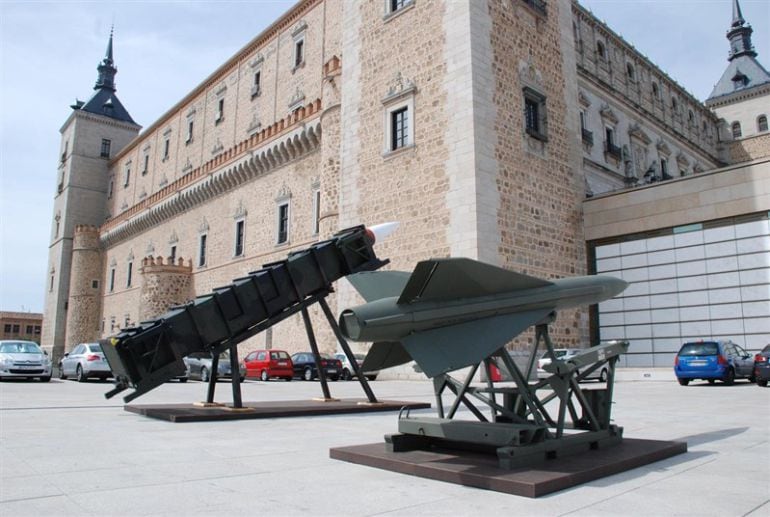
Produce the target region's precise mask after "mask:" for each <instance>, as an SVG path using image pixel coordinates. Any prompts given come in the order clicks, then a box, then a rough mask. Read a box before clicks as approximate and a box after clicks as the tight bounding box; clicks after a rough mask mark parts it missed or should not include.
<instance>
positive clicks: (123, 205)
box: [120, 200, 128, 210]
mask: <svg viewBox="0 0 770 517" xmlns="http://www.w3.org/2000/svg"><path fill="white" fill-rule="evenodd" d="M120 209H121V210H128V202H127V201H126V200H123V204H122V205H120Z"/></svg>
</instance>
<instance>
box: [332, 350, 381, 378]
mask: <svg viewBox="0 0 770 517" xmlns="http://www.w3.org/2000/svg"><path fill="white" fill-rule="evenodd" d="M334 357H335V358H337V359H339V361H340V363H341V364H342V373H341V374H340V378H341V379H342V380H343V381H349V380H350V379H352V378H353V377H355V374H354V373H353V372H355V370H353V367H352V366H350V363H349V362H348V356H346V355H345V354H334ZM353 357H354V358H355V360H356V365H361V364H363V362H364V359H365V358H366V356H365V355H364V354H353ZM377 373H378V372H364V377H366V380H367V381H373V380H375V379H376V378H377Z"/></svg>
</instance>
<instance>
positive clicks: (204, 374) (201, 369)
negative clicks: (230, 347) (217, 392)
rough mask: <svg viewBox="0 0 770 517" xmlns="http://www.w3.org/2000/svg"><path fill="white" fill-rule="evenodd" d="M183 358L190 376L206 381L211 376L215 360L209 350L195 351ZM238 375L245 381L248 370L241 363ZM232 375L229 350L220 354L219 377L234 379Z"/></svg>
mask: <svg viewBox="0 0 770 517" xmlns="http://www.w3.org/2000/svg"><path fill="white" fill-rule="evenodd" d="M183 360H184V364H185V366H187V376H188V378H190V379H200V380H202V381H204V382H206V381H208V380H209V379H210V378H211V373H212V372H211V370H212V367H211V366H212V363H213V360H212V357H211V354H210V353H209V352H194V353H192V354H190V355H188V356H187V357H185V358H184V359H183ZM237 375H238V376H239V378H240V381H241V382H243V380H244V379H245V377H246V370H245V368H244V367H243V365H240V368H239V372H238V374H237ZM232 377H233V375H232V369H231V368H230V354H229V353H228V352H222V353H221V354H220V356H219V364H218V367H217V379H223V378H228V379H232Z"/></svg>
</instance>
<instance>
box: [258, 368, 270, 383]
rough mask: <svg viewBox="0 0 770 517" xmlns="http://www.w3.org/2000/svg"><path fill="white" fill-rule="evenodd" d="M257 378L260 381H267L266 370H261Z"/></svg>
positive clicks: (268, 378)
mask: <svg viewBox="0 0 770 517" xmlns="http://www.w3.org/2000/svg"><path fill="white" fill-rule="evenodd" d="M259 380H261V381H262V382H267V381H269V380H270V376H269V375H268V374H267V370H262V373H260V374H259Z"/></svg>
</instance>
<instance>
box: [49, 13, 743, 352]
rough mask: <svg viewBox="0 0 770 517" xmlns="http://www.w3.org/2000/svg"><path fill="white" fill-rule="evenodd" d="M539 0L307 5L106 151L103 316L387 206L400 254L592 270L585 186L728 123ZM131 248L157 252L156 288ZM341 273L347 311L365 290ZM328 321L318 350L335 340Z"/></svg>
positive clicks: (257, 342) (382, 215)
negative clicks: (589, 138) (607, 141)
mask: <svg viewBox="0 0 770 517" xmlns="http://www.w3.org/2000/svg"><path fill="white" fill-rule="evenodd" d="M539 5H540V4H538V3H537V2H534V3H533V2H527V1H524V0H502V1H497V0H496V1H488V2H444V1H439V0H413V1H411V2H406V3H405V4H404V5H403V6H402V7H400V8H399V9H397V10H395V11H392V10H391V3H390V2H384V1H382V0H367V1H360V2H343V1H342V0H303V1H300V2H298V3H297V4H296V5H295V6H294V7H293V8H292V9H291V10H290V11H288V12H287V13H286V14H285V15H284V16H283V17H281V18H280V19H279V20H277V21H276V22H275V23H274V24H273V25H271V26H270V27H269V28H268V29H267V30H266V31H265V32H264V33H262V34H260V35H258V36H257V37H256V38H255V39H254V40H252V41H251V42H249V43H248V44H247V45H246V46H245V47H244V48H243V49H241V50H240V51H239V52H238V53H236V55H234V56H233V57H232V58H231V59H229V60H228V61H227V62H226V63H224V64H223V65H222V66H221V67H220V68H219V69H218V70H216V71H215V72H214V73H212V75H211V76H209V77H208V78H207V79H206V80H205V81H204V82H203V83H202V84H201V85H199V86H198V87H196V88H195V89H193V90H192V91H191V93H190V94H188V95H187V96H186V97H185V98H183V99H182V100H181V101H180V102H179V103H177V104H176V105H175V106H174V107H172V108H171V109H170V110H169V111H168V112H167V113H166V114H164V115H163V116H162V117H161V118H160V119H159V120H158V121H156V122H155V123H153V124H152V125H150V126H149V128H147V129H146V130H145V131H144V132H143V133H142V134H141V135H139V136H138V137H136V138H134V139H133V140H132V141H131V142H130V143H128V142H125V144H126V145H123V146H121V150H120V152H119V153H118V154H117V155H116V156H115V157H114V158H112V159H111V160H110V161H109V162H105V163H103V165H105V169H104V171H103V173H102V186H101V191H100V192H101V198H100V200H99V203H101V204H100V205H99V207H100V208H98V210H97V209H94V210H95V213H96V212H98V211H99V210H101V212H99V213H100V214H106V215H107V216H108V219H107V221H106V222H104V223H103V224H102V225H101V227H100V229H99V239H100V246H101V249H102V256H101V258H100V259H99V260H98V261H97V260H96V259H94V260H93V261H92V263H91V265H90V266H91V267H96V268H97V269H99V270H100V279H101V282H100V286H101V302H102V303H101V308H99V309H95V308H93V307H92V308H91V309H88V311H89V313H90V315H89V316H88V318H93V317H96V319H97V320H101V328H102V330H101V335H102V336H107V335H110V334H114V333H116V332H117V331H118V330H120V329H121V328H125V327H126V326H130V325H134V324H136V323H137V322H139V321H141V320H143V319H147V318H152V317H155V316H157V315H158V314H159V313H162V312H163V311H165V310H167V309H168V307H169V306H170V305H173V304H178V303H183V302H184V301H186V300H189V299H190V298H192V297H194V296H200V295H204V294H207V293H209V292H211V291H212V289H214V288H216V287H219V286H222V285H227V284H228V283H230V282H231V281H232V279H234V278H237V277H240V276H243V275H244V274H246V273H248V272H249V271H253V270H256V269H258V268H260V267H261V266H262V265H263V264H265V263H269V262H272V261H275V260H279V259H282V258H284V257H285V256H286V254H287V253H290V252H292V251H294V250H297V249H301V248H304V247H306V246H307V245H309V244H311V243H313V242H316V241H318V240H319V239H323V238H326V237H328V236H329V235H331V234H333V233H334V232H336V231H337V230H339V229H342V228H345V227H348V226H352V225H357V224H377V223H382V222H387V221H398V222H399V223H400V226H399V228H398V230H397V231H396V232H395V233H394V234H393V236H392V237H390V238H389V239H387V240H386V241H384V242H381V243H378V244H377V253H378V255H380V256H381V257H384V258H389V259H390V260H391V264H390V266H389V267H390V268H393V269H399V270H411V269H412V268H413V267H414V265H415V263H416V262H418V261H420V260H424V259H427V258H432V257H446V256H455V257H457V256H463V257H470V258H475V259H479V260H483V261H485V262H489V263H492V264H496V265H499V266H502V267H505V268H508V269H512V270H515V271H519V272H522V273H525V274H530V275H534V276H538V277H543V278H557V277H564V276H572V275H580V274H585V273H586V271H587V257H586V252H585V236H584V230H583V220H582V205H581V201H582V200H583V199H584V197H585V195H586V192H588V193H591V194H597V193H599V192H605V191H609V190H616V189H620V188H627V187H629V186H633V185H635V184H636V183H644V182H645V181H651V180H652V179H665V175H664V174H663V172H665V171H663V170H661V158H662V157H664V156H665V157H666V160H667V164H668V165H669V167H670V168H669V169H668V175H670V176H680V175H692V174H694V173H696V172H699V171H701V170H705V169H708V168H713V167H715V166H716V165H717V164H718V163H719V160H720V158H719V156H720V154H719V153H720V151H719V149H718V145H717V141H718V126H719V122H718V120H717V119H716V117H715V116H714V115H713V114H712V113H711V112H710V111H709V110H708V109H706V108H705V107H704V106H703V105H702V104H700V103H699V102H698V101H697V100H695V99H694V98H692V96H690V95H689V94H688V93H687V92H686V91H684V90H683V89H682V88H681V87H679V86H678V85H677V84H676V83H675V82H674V81H673V80H671V79H670V78H668V77H667V76H666V75H665V74H663V73H662V72H661V71H660V70H658V69H657V68H655V67H654V66H653V65H652V64H651V63H650V62H649V61H648V60H647V59H646V58H644V57H643V56H641V55H640V54H639V53H638V52H636V51H635V50H633V49H632V48H631V47H630V45H628V44H627V43H626V42H624V41H623V40H622V39H621V38H619V37H618V36H617V35H615V34H614V33H613V32H612V31H611V30H610V29H609V28H607V27H606V26H605V25H603V24H601V23H600V22H599V21H598V20H596V19H595V18H594V17H593V16H592V15H590V14H589V13H588V12H587V11H585V10H584V9H583V8H582V7H580V6H579V5H578V4H576V3H574V2H570V1H567V0H560V1H553V2H548V3H547V6H546V8H545V9H541V8H539V7H538V6H539ZM416 27H419V28H420V30H419V32H416V31H415V28H416ZM599 43H601V44H602V46H603V48H604V52H605V54H604V55H605V56H606V57H605V58H601V56H599V55H598V54H597V53H596V52H597V51H596V50H594V49H597V48H598V47H597V46H598V44H599ZM588 49H591V50H590V51H589V50H588ZM629 64H630V65H631V66H632V68H633V73H631V72H630V71H629V69H628V65H629ZM653 84H655V85H656V92H657V93H653V89H652V88H653V86H652V85H653ZM533 99H534V100H533ZM532 103H536V104H537V106H535V107H533V105H532ZM525 108H526V109H525ZM527 110H529V111H527ZM532 110H535V111H532ZM581 112H582V113H583V120H584V125H583V126H582V128H581V124H580V120H581V118H580V113H581ZM532 113H535V117H534V119H533V118H532V116H529V117H528V116H526V115H525V114H529V115H532ZM396 114H400V116H401V118H400V119H398V120H399V122H398V123H399V124H403V126H402V127H401V129H402V133H401V134H400V136H401V140H398V142H396V136H395V133H394V128H395V125H396V123H397V122H396V119H395V118H394V117H395V115H396ZM535 119H536V120H535ZM608 121H609V122H608ZM608 123H610V124H611V125H612V128H613V130H614V131H615V133H616V134H617V135H618V138H619V140H617V141H616V144H617V145H618V148H619V153H620V154H619V156H618V157H617V159H615V160H614V161H613V160H611V159H609V158H608V154H607V153H606V152H605V151H606V147H605V146H604V144H603V143H602V138H604V136H605V134H606V133H605V129H606V126H607V124H608ZM533 124H534V125H535V126H536V127H535V128H534V129H533ZM583 129H585V130H588V131H592V132H593V133H594V135H596V136H595V139H594V143H593V144H591V145H586V138H585V132H584V131H583ZM394 142H395V143H394ZM752 152H753V151H752ZM649 170H652V171H653V177H651V176H650V175H649V174H647V172H648V171H649ZM632 180H633V181H632ZM94 203H96V202H95V201H94ZM282 216H286V221H285V226H284V225H283V223H284V221H281V220H280V217H282ZM99 223H101V221H99ZM92 224H97V223H92ZM279 229H280V231H279ZM57 253H59V254H60V255H61V256H62V257H63V258H62V259H57V260H65V259H66V258H67V257H68V256H69V255H68V252H67V250H65V249H63V248H62V251H57ZM57 256H58V255H57ZM135 257H155V258H154V259H152V260H150V259H149V258H148V259H145V260H143V263H142V266H141V273H140V274H141V277H142V278H141V280H142V281H141V282H140V281H137V279H136V278H134V277H135V276H136V275H137V272H138V271H137V267H138V260H137V259H135ZM158 257H163V258H158ZM179 257H186V261H185V263H184V264H183V265H182V264H180V263H179V261H180V258H179ZM335 288H336V293H335V295H333V296H332V297H331V299H330V305H331V307H332V310H333V311H334V312H335V313H336V312H338V310H339V309H341V308H344V307H346V306H350V305H352V304H356V303H359V302H360V301H361V300H360V298H359V297H358V295H357V293H355V292H354V290H353V289H352V287H351V286H349V284H347V282H344V281H342V282H339V283H338V285H337V286H335ZM51 303H52V304H53V305H52V306H56V302H54V301H52V302H51ZM57 307H58V306H57ZM57 310H58V309H57ZM311 317H312V318H313V320H314V321H315V322H316V323H317V324H316V325H315V327H316V332H317V337H318V340H319V346H320V348H321V350H322V351H324V352H334V351H336V347H337V343H336V341H335V340H334V337H333V335H332V333H331V332H330V331H329V329H328V328H327V325H326V323H325V321H324V320H323V319H322V318H321V317H320V314H319V311H318V310H317V309H313V310H311ZM588 320H589V318H588V312H587V311H586V310H583V309H578V310H574V311H569V312H564V313H561V314H559V317H558V319H557V321H556V323H555V324H554V325H553V330H552V334H553V336H554V339H555V340H556V341H557V342H558V343H559V344H561V345H563V346H573V345H580V344H584V343H585V342H586V341H587V339H588V336H589V329H588V326H589V322H588ZM89 321H90V319H89ZM531 339H532V336H531V335H529V334H524V335H522V336H520V337H519V338H518V339H517V340H516V343H514V347H521V346H522V345H525V344H527V343H529V342H531ZM67 346H70V343H69V341H68V342H67ZM265 346H268V347H275V348H281V349H286V350H288V351H290V352H295V351H300V350H304V349H306V348H307V347H308V345H307V338H306V336H305V329H304V326H303V324H302V320H301V318H300V316H299V315H297V316H294V317H292V318H289V319H287V320H285V321H284V322H282V323H281V324H280V325H278V326H277V327H276V328H274V329H271V331H270V332H266V333H264V334H260V335H257V336H255V337H253V338H251V339H250V340H248V342H246V343H244V344H243V345H242V347H243V352H244V353H245V352H247V351H248V350H250V349H253V348H256V347H265ZM355 348H356V349H357V351H364V350H365V348H366V346H365V345H357V344H356V345H355Z"/></svg>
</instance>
